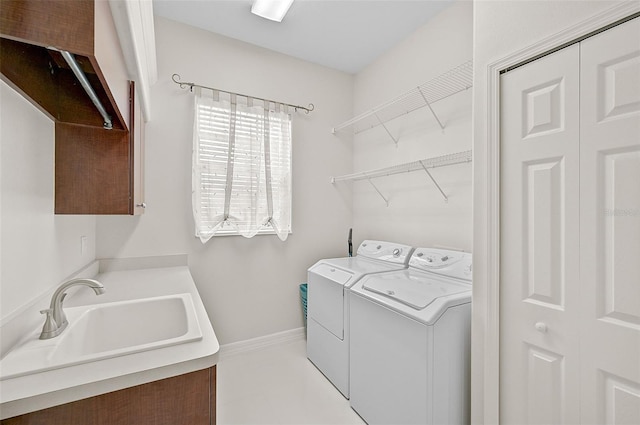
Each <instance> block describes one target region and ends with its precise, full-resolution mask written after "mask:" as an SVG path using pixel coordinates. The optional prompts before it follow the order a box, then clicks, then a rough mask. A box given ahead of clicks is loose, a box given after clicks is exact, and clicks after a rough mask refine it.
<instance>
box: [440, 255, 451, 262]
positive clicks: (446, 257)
mask: <svg viewBox="0 0 640 425" xmlns="http://www.w3.org/2000/svg"><path fill="white" fill-rule="evenodd" d="M448 259H449V257H448V256H446V255H445V256H444V257H442V258H441V260H442V261H447V260H448Z"/></svg>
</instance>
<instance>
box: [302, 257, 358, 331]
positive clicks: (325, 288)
mask: <svg viewBox="0 0 640 425" xmlns="http://www.w3.org/2000/svg"><path fill="white" fill-rule="evenodd" d="M307 279H308V282H307V283H308V288H307V290H308V294H307V314H308V315H309V317H310V318H312V319H313V320H315V321H316V322H318V323H319V324H320V325H322V327H324V328H325V329H327V330H328V331H329V332H331V333H332V334H334V335H335V336H336V337H338V338H340V339H344V308H343V303H344V286H345V285H346V284H347V283H349V282H350V281H351V280H352V279H353V274H352V273H350V272H347V271H345V270H342V269H339V268H336V267H333V266H331V265H330V264H326V263H320V264H317V265H315V266H313V267H311V268H310V269H309V275H308V278H307Z"/></svg>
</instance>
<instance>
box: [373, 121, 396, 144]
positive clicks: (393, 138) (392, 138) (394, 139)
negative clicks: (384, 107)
mask: <svg viewBox="0 0 640 425" xmlns="http://www.w3.org/2000/svg"><path fill="white" fill-rule="evenodd" d="M375 116H376V119H377V120H378V122H379V123H380V125H381V126H382V128H384V131H386V132H387V134H388V135H389V137H391V140H393V143H395V144H396V148H397V147H398V141H397V140H396V138H395V137H393V134H391V132H390V131H389V129H388V128H387V126H386V125H384V123H383V122H382V120H381V119H380V117H379V116H378V114H375Z"/></svg>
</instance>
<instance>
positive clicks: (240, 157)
mask: <svg viewBox="0 0 640 425" xmlns="http://www.w3.org/2000/svg"><path fill="white" fill-rule="evenodd" d="M206 93H207V94H208V95H203V94H202V92H201V89H197V90H196V96H195V118H194V121H195V124H194V136H193V176H192V186H193V213H194V219H195V224H196V236H198V237H199V238H200V240H202V242H203V243H204V242H206V241H208V240H209V239H210V238H211V237H212V236H214V235H222V234H236V235H242V236H245V237H253V236H255V235H256V234H258V233H275V234H277V235H278V237H279V238H280V239H281V240H285V239H286V238H287V236H288V234H289V233H290V232H291V116H290V115H289V114H288V112H287V110H286V106H282V105H275V106H274V105H273V104H266V105H265V104H263V102H262V101H258V100H253V99H251V98H249V99H246V98H244V97H239V96H235V95H225V94H223V93H218V92H213V95H211V92H209V91H206ZM223 96H224V97H223ZM270 106H271V108H270Z"/></svg>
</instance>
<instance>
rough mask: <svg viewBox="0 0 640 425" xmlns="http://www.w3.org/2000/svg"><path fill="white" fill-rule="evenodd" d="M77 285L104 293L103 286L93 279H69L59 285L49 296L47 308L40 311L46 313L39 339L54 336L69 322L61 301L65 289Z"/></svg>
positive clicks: (98, 293) (65, 291)
mask: <svg viewBox="0 0 640 425" xmlns="http://www.w3.org/2000/svg"><path fill="white" fill-rule="evenodd" d="M77 285H84V286H88V287H89V288H91V289H93V291H94V292H95V293H96V295H101V294H104V286H102V283H100V282H98V281H97V280H94V279H71V280H69V281H67V282H65V283H63V284H62V285H60V286H59V287H58V289H56V292H54V293H53V296H52V297H51V305H50V306H49V308H48V309H46V310H42V311H41V312H40V313H42V314H46V315H47V318H46V319H45V321H44V326H43V327H42V333H40V339H49V338H53V337H56V336H58V335H60V334H61V333H62V331H63V330H64V329H65V328H66V327H67V325H68V324H69V322H68V321H67V316H65V314H64V310H63V309H62V302H63V301H64V298H65V297H66V296H67V290H68V289H69V288H71V287H72V286H77Z"/></svg>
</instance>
